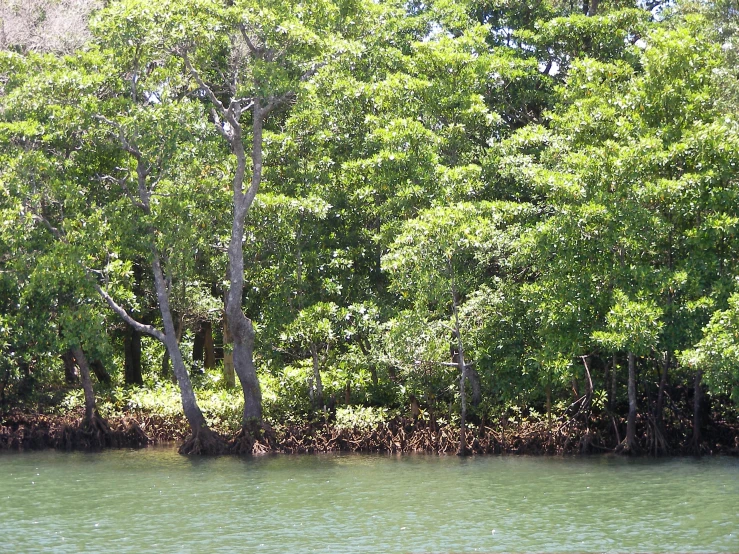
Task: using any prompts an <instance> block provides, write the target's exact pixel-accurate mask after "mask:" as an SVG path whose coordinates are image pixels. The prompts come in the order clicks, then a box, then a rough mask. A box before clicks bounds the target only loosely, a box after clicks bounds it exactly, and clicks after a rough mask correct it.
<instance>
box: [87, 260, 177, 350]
mask: <svg viewBox="0 0 739 554" xmlns="http://www.w3.org/2000/svg"><path fill="white" fill-rule="evenodd" d="M85 271H89V270H87V269H85ZM93 286H94V287H95V290H96V291H97V292H98V294H99V295H100V296H101V297H102V298H103V300H105V302H106V303H107V304H108V306H110V308H111V309H112V310H113V311H114V312H115V313H116V314H118V316H119V317H120V318H121V319H122V320H123V321H125V322H126V323H128V324H129V325H130V326H131V327H133V328H134V329H135V330H136V331H138V332H139V333H146V334H147V335H151V336H152V337H154V338H155V339H157V340H159V341H161V342H164V333H162V332H161V331H160V330H159V329H157V328H156V327H153V326H151V325H144V324H143V323H139V322H138V321H136V320H135V319H134V318H132V317H131V316H130V315H129V314H128V312H127V311H126V310H125V309H124V308H123V307H122V306H120V305H119V304H118V303H116V301H115V300H113V297H112V296H110V295H109V294H108V293H107V292H106V291H105V290H104V289H103V287H101V286H100V285H99V284H98V283H93Z"/></svg>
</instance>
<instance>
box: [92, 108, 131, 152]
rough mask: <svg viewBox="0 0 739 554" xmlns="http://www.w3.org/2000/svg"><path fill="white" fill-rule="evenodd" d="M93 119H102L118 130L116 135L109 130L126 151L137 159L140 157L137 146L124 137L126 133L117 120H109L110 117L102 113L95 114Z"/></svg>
mask: <svg viewBox="0 0 739 554" xmlns="http://www.w3.org/2000/svg"><path fill="white" fill-rule="evenodd" d="M95 119H97V120H98V121H102V122H103V123H105V124H107V125H109V126H111V127H114V128H115V129H116V130H117V131H118V134H117V135H116V134H115V133H113V132H111V134H112V135H113V136H114V137H116V138H117V139H118V141H119V142H120V143H121V147H122V148H123V149H124V150H125V151H126V152H128V153H129V154H131V155H132V156H133V157H134V158H136V159H137V160H138V159H140V158H141V157H142V154H141V151H140V150H139V149H138V148H136V146H135V145H134V144H131V143H130V142H129V141H128V139H127V138H126V133H125V132H124V130H123V127H122V126H121V124H120V123H118V122H117V121H111V120H110V119H108V118H107V117H105V116H102V115H96V116H95Z"/></svg>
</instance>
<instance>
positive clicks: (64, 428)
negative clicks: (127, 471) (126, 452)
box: [0, 414, 150, 451]
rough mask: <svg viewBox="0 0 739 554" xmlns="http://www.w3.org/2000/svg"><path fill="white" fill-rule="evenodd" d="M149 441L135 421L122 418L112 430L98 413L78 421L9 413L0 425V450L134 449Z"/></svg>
mask: <svg viewBox="0 0 739 554" xmlns="http://www.w3.org/2000/svg"><path fill="white" fill-rule="evenodd" d="M149 442H150V440H149V437H147V435H146V433H144V431H143V430H142V429H141V427H140V426H139V425H138V423H136V421H132V420H127V419H122V420H119V421H117V422H116V424H115V426H113V427H111V425H110V424H109V423H108V421H106V420H105V419H103V418H102V417H100V416H99V415H98V414H95V415H94V416H93V417H92V418H80V419H74V418H71V417H66V418H53V417H49V416H44V415H34V416H27V415H24V414H10V415H8V416H6V417H4V418H3V421H2V422H1V423H0V450H3V449H8V450H42V449H46V448H54V449H57V450H66V451H72V450H100V449H103V448H137V447H142V446H146V445H148V444H149Z"/></svg>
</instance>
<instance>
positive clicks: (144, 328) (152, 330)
mask: <svg viewBox="0 0 739 554" xmlns="http://www.w3.org/2000/svg"><path fill="white" fill-rule="evenodd" d="M32 213H33V218H34V220H36V221H38V222H40V223H42V224H43V225H44V227H46V228H47V229H48V230H49V231H50V232H51V234H52V235H54V237H55V238H56V239H57V240H59V241H60V242H63V243H64V244H69V241H67V238H66V237H65V236H64V235H63V234H62V233H61V232H60V231H59V229H57V228H56V227H54V226H53V225H51V223H49V220H47V219H46V218H45V217H43V216H42V215H39V214H37V213H34V212H32ZM82 269H83V271H84V272H85V276H86V277H87V278H88V279H89V280H90V282H91V284H92V286H93V287H94V288H95V290H96V291H97V293H98V294H99V295H100V296H101V297H102V298H103V300H105V302H106V303H107V304H108V306H110V308H111V309H112V310H113V311H114V312H115V313H116V314H118V316H120V318H121V319H123V321H125V322H126V323H128V324H129V325H130V326H131V327H133V328H134V329H136V330H137V331H139V332H141V333H146V334H147V335H151V336H152V337H154V338H156V339H158V340H160V341H162V342H164V333H162V332H161V331H160V330H159V329H157V328H156V327H152V326H151V325H144V324H143V323H139V322H138V321H136V320H135V319H134V318H133V317H131V316H130V315H129V314H128V312H127V311H126V310H125V308H123V307H122V306H120V305H119V304H118V303H116V301H115V300H113V297H112V296H110V295H109V294H108V293H107V292H106V291H105V290H104V289H103V287H101V286H100V284H99V283H98V282H97V279H96V278H95V272H94V271H93V270H92V269H90V268H89V267H87V266H84V265H83V266H82Z"/></svg>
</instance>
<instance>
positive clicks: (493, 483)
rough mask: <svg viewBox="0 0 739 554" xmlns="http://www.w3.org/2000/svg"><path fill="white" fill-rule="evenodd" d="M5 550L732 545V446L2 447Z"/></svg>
mask: <svg viewBox="0 0 739 554" xmlns="http://www.w3.org/2000/svg"><path fill="white" fill-rule="evenodd" d="M0 551H2V552H24V553H25V552H70V553H72V552H136V553H139V552H264V553H278V552H279V553H298V552H336V553H364V552H366V553H384V552H387V553H393V552H439V553H441V552H739V459H736V458H704V459H691V458H680V459H664V460H651V459H638V460H629V459H621V458H608V457H593V458H548V457H541V458H538V457H515V456H507V457H475V458H467V459H460V458H457V457H455V456H442V457H437V456H430V455H405V456H382V455H377V456H373V455H355V454H351V455H349V454H333V455H305V456H288V455H277V456H266V457H257V458H253V459H240V458H233V457H223V458H215V459H207V458H206V459H201V458H186V457H182V456H179V455H177V453H176V452H175V451H174V450H173V449H172V448H149V449H144V450H138V451H130V450H118V451H108V452H103V453H94V454H88V453H72V454H65V453H59V452H53V451H46V452H38V453H20V454H19V453H4V454H2V455H0Z"/></svg>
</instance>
